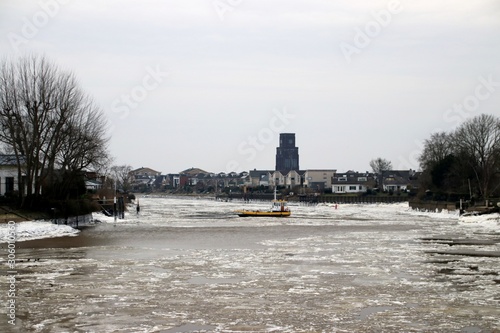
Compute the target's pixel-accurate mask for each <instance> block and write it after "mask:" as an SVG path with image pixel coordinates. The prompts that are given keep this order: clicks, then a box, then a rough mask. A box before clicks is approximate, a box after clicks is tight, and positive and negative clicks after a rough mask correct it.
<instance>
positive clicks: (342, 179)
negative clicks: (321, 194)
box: [338, 177, 347, 182]
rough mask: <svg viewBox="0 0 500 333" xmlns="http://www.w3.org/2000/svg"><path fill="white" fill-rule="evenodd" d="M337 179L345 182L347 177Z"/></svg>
mask: <svg viewBox="0 0 500 333" xmlns="http://www.w3.org/2000/svg"><path fill="white" fill-rule="evenodd" d="M338 181H339V182H346V181H347V178H345V177H342V178H339V179H338Z"/></svg>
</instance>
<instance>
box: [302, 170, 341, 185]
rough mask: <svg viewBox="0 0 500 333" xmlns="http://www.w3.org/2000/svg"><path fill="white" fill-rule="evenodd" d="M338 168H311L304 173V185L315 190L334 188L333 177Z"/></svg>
mask: <svg viewBox="0 0 500 333" xmlns="http://www.w3.org/2000/svg"><path fill="white" fill-rule="evenodd" d="M336 172H337V170H333V169H309V170H306V172H305V174H304V186H306V187H308V188H311V189H313V190H324V189H326V188H329V189H331V188H332V179H333V176H334V175H335V173H336Z"/></svg>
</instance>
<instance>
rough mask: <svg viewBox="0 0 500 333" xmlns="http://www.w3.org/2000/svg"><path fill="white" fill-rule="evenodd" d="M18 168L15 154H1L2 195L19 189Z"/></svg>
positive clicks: (0, 188) (0, 181) (0, 178)
mask: <svg viewBox="0 0 500 333" xmlns="http://www.w3.org/2000/svg"><path fill="white" fill-rule="evenodd" d="M18 184H19V181H18V170H17V160H16V156H15V155H0V195H6V194H9V193H12V192H14V191H18V190H19V188H18Z"/></svg>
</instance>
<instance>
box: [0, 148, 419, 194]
mask: <svg viewBox="0 0 500 333" xmlns="http://www.w3.org/2000/svg"><path fill="white" fill-rule="evenodd" d="M89 175H93V176H92V177H91V176H89V177H87V180H86V186H87V189H89V190H97V189H100V188H102V186H103V184H104V181H105V178H104V177H100V176H99V175H97V174H95V173H89ZM419 175H420V173H419V172H416V171H414V170H411V169H410V170H388V171H384V172H382V173H381V174H378V175H377V174H374V173H371V172H363V173H360V172H355V171H347V172H337V170H335V169H308V170H291V171H289V172H286V173H283V172H280V171H276V170H257V169H254V170H250V171H248V172H246V171H245V172H241V173H237V172H231V173H223V172H221V173H211V172H207V171H205V170H202V169H199V168H190V169H187V170H184V171H181V172H179V173H175V174H166V175H163V174H162V173H161V172H159V171H156V170H153V169H151V168H147V167H141V168H138V169H135V170H132V171H131V172H130V173H129V178H130V186H131V190H132V191H144V190H160V191H161V190H167V189H170V190H176V189H185V188H186V187H189V188H195V189H196V190H197V191H200V192H202V191H207V192H208V191H210V192H212V191H214V190H220V189H223V188H226V187H240V188H242V187H246V188H262V187H264V188H265V187H279V188H286V189H289V190H291V191H297V190H299V189H310V190H313V191H317V192H325V191H327V192H328V191H331V192H332V193H336V194H344V193H365V192H367V191H369V190H373V189H377V188H378V189H380V190H383V191H394V192H398V191H406V190H408V189H410V188H417V187H418V177H419ZM17 177H18V172H17V161H16V160H15V157H14V156H13V155H0V196H5V195H8V194H9V193H13V192H15V191H17V190H18V189H17V186H18V180H17Z"/></svg>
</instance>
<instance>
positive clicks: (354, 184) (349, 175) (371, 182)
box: [332, 171, 375, 194]
mask: <svg viewBox="0 0 500 333" xmlns="http://www.w3.org/2000/svg"><path fill="white" fill-rule="evenodd" d="M374 186H375V178H374V175H373V174H372V173H368V172H365V173H359V172H354V171H347V172H346V173H338V174H336V175H335V177H333V183H332V193H337V194H344V193H364V192H366V191H367V190H368V189H369V188H373V187H374Z"/></svg>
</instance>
